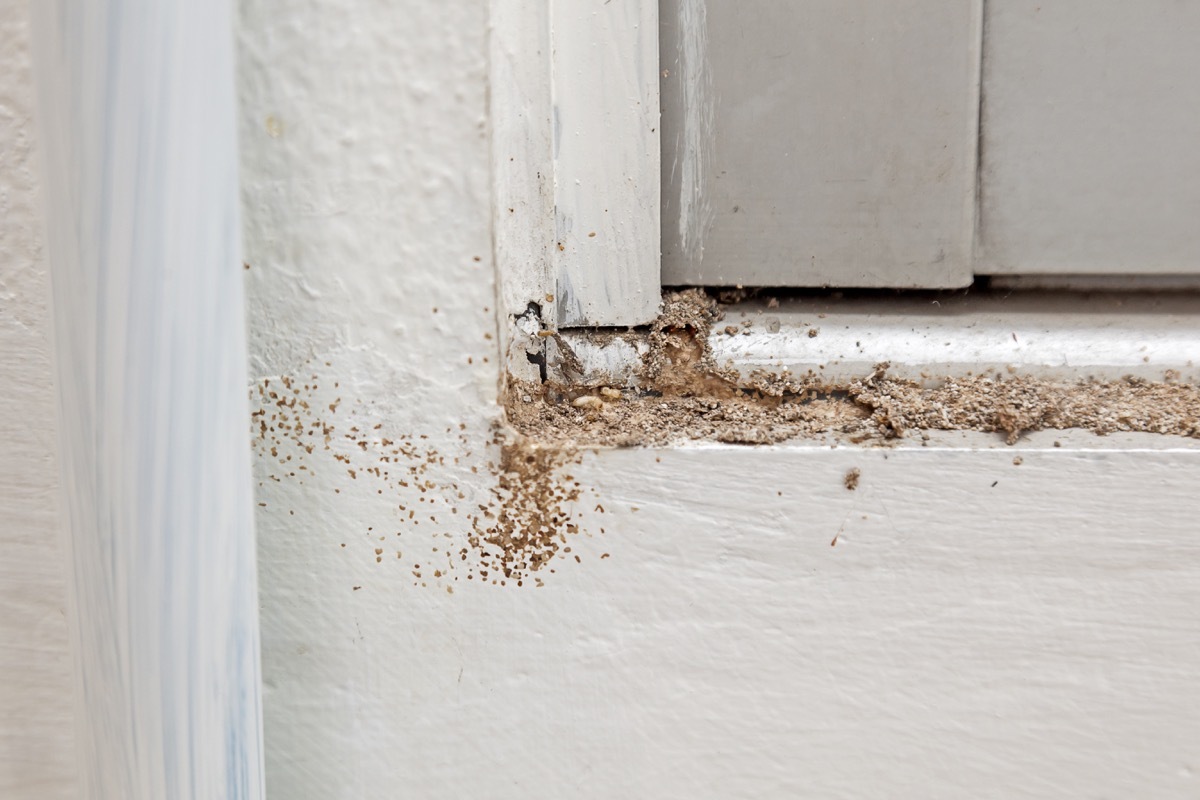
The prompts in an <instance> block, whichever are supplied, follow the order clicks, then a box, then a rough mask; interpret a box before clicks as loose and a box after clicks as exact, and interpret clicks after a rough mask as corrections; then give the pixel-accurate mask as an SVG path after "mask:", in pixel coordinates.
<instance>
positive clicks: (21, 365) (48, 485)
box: [0, 0, 76, 800]
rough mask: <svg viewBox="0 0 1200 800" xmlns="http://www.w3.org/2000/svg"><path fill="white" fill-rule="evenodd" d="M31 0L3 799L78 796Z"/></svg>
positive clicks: (6, 583)
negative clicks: (33, 79)
mask: <svg viewBox="0 0 1200 800" xmlns="http://www.w3.org/2000/svg"><path fill="white" fill-rule="evenodd" d="M30 63H31V62H30V31H29V18H28V14H27V10H26V3H24V2H22V0H0V440H2V441H3V442H4V449H3V454H2V455H0V553H2V554H3V555H0V797H14V798H16V797H31V798H39V800H40V799H41V798H47V799H48V798H68V797H75V796H76V795H75V781H74V775H75V768H74V752H73V740H74V739H73V729H72V722H71V719H72V718H71V709H72V695H71V692H72V684H71V661H70V652H69V650H68V645H67V620H66V590H65V583H64V572H65V571H64V568H63V556H62V551H61V548H60V540H59V531H58V496H57V491H58V489H57V486H58V478H57V466H56V462H55V450H56V447H55V436H56V434H55V427H54V426H55V421H54V403H55V398H54V390H53V385H52V382H51V369H52V362H51V344H50V319H49V313H48V309H47V304H48V302H49V299H50V292H49V287H48V285H47V275H46V264H45V260H44V258H43V252H42V223H41V214H42V209H41V205H40V204H41V197H40V192H39V184H40V179H39V176H40V173H41V164H40V163H39V160H38V159H39V153H38V151H37V147H36V142H37V135H36V133H35V129H34V124H33V106H34V99H33V88H32V82H31V77H30Z"/></svg>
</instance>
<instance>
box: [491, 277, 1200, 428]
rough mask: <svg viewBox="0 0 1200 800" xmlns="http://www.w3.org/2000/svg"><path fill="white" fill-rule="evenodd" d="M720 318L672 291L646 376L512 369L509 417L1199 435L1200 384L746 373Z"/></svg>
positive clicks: (594, 423)
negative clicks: (614, 378)
mask: <svg viewBox="0 0 1200 800" xmlns="http://www.w3.org/2000/svg"><path fill="white" fill-rule="evenodd" d="M721 317H722V310H721V307H720V306H719V305H718V304H717V303H716V301H715V300H713V299H712V298H710V297H709V296H708V295H706V294H705V293H704V292H703V291H701V290H698V289H697V290H687V291H683V292H675V293H671V294H668V295H667V296H666V297H665V298H664V310H663V314H662V315H661V316H660V317H659V318H658V319H657V320H656V321H655V322H654V324H653V325H652V326H651V327H650V329H649V330H648V331H647V332H645V333H644V334H643V335H644V336H645V337H646V342H647V344H648V345H649V347H648V350H647V353H646V355H645V356H644V357H643V359H642V365H641V368H640V370H639V373H638V381H637V384H638V385H637V386H636V387H628V386H601V387H597V386H595V385H589V386H586V387H585V386H571V385H564V384H562V383H555V382H546V383H542V384H532V383H529V382H523V381H516V380H510V381H509V383H508V386H507V387H506V390H505V405H506V409H507V414H508V421H509V423H510V425H511V426H512V427H513V428H514V429H515V430H516V431H517V432H519V433H520V434H522V435H523V436H525V437H528V438H529V439H530V440H532V441H536V442H543V443H547V444H549V443H571V444H573V445H577V446H584V447H586V446H618V447H637V446H655V445H666V444H671V443H678V442H684V441H697V440H699V441H716V442H728V443H739V444H772V443H777V442H782V441H785V440H788V439H794V438H816V437H827V436H829V435H835V436H836V437H837V438H839V439H842V440H845V441H849V442H852V443H862V442H886V441H890V440H895V439H897V438H899V437H907V436H918V437H919V436H921V434H922V433H924V432H926V431H933V430H940V431H983V432H995V433H997V434H999V435H1002V436H1003V437H1004V439H1005V441H1007V442H1008V443H1009V444H1013V443H1015V442H1016V441H1017V440H1018V439H1019V438H1020V436H1021V435H1022V434H1023V433H1026V432H1031V431H1038V430H1046V429H1056V430H1065V429H1071V428H1074V429H1084V430H1090V431H1092V432H1094V433H1096V434H1100V435H1104V434H1109V433H1114V432H1118V431H1130V432H1146V433H1157V434H1164V435H1174V436H1184V437H1191V438H1200V387H1197V386H1195V385H1191V384H1184V383H1173V382H1169V381H1161V382H1156V381H1147V380H1142V379H1136V378H1127V379H1125V380H1120V381H1110V382H1094V381H1079V382H1076V383H1061V382H1052V381H1047V380H1041V379H1037V378H1032V377H1028V376H1022V375H1012V376H999V375H980V376H970V377H965V378H963V377H957V378H946V379H944V380H941V381H936V382H926V383H922V384H918V383H916V382H913V381H907V380H900V379H896V378H890V377H888V375H887V371H888V366H889V365H888V364H886V363H884V364H879V365H878V366H877V367H876V368H875V370H874V371H873V372H872V373H871V374H870V375H869V376H866V377H865V378H862V379H860V380H853V381H849V382H845V383H828V382H825V381H822V380H821V379H820V378H819V377H814V376H806V377H794V376H789V375H783V376H780V375H774V374H768V373H759V374H755V375H753V376H750V377H749V378H742V379H739V377H738V376H737V374H736V373H734V372H732V371H730V370H726V369H722V368H721V367H720V366H719V365H717V364H715V363H714V362H713V358H712V355H711V353H710V352H709V348H708V334H709V332H710V330H711V329H712V327H713V325H715V324H716V323H717V322H719V321H720V319H721Z"/></svg>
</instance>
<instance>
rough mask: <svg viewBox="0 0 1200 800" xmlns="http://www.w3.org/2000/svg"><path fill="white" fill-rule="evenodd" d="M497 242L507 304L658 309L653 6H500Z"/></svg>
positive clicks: (622, 0)
mask: <svg viewBox="0 0 1200 800" xmlns="http://www.w3.org/2000/svg"><path fill="white" fill-rule="evenodd" d="M491 64H492V80H491V82H490V91H491V108H492V114H493V118H492V136H493V163H494V176H495V181H496V183H495V192H496V201H497V208H498V213H497V216H496V223H495V224H496V240H497V242H496V252H497V256H498V258H500V259H501V260H502V261H503V262H504V263H505V266H506V270H507V271H508V272H509V273H510V274H513V275H514V276H516V275H520V276H521V277H520V278H514V280H513V281H512V282H510V283H508V284H506V287H505V291H504V298H505V301H506V305H507V307H508V309H509V311H510V313H512V314H515V315H520V314H523V313H525V312H526V311H527V310H528V308H529V307H530V304H533V305H534V306H536V307H537V308H538V312H537V314H538V315H539V317H540V319H541V320H542V321H543V322H544V323H545V324H547V325H553V326H561V327H586V326H628V325H640V324H645V323H647V322H649V321H650V320H652V319H653V318H654V317H656V316H657V315H658V308H659V298H660V279H659V182H660V178H659V133H658V113H659V112H658V5H657V3H656V2H645V0H607V1H606V0H583V2H580V1H579V0H515V1H514V2H494V3H492V39H491Z"/></svg>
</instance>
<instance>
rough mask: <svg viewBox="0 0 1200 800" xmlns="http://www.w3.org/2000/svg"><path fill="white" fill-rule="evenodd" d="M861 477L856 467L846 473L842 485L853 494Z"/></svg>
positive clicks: (860, 472)
mask: <svg viewBox="0 0 1200 800" xmlns="http://www.w3.org/2000/svg"><path fill="white" fill-rule="evenodd" d="M861 476H862V470H860V469H859V468H858V467H855V468H854V469H852V470H850V471H849V472H847V473H846V475H845V476H844V477H843V478H842V483H843V484H844V485H845V486H846V488H847V489H848V490H849V491H851V492H853V491H854V490H855V489H857V488H858V479H859V477H861Z"/></svg>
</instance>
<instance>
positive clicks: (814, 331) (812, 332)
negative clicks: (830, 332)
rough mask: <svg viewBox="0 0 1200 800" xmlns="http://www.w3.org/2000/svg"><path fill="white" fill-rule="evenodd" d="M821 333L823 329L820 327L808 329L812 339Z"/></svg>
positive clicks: (809, 336)
mask: <svg viewBox="0 0 1200 800" xmlns="http://www.w3.org/2000/svg"><path fill="white" fill-rule="evenodd" d="M820 335H821V329H820V328H809V329H808V338H810V339H815V338H817V337H818V336H820Z"/></svg>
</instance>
